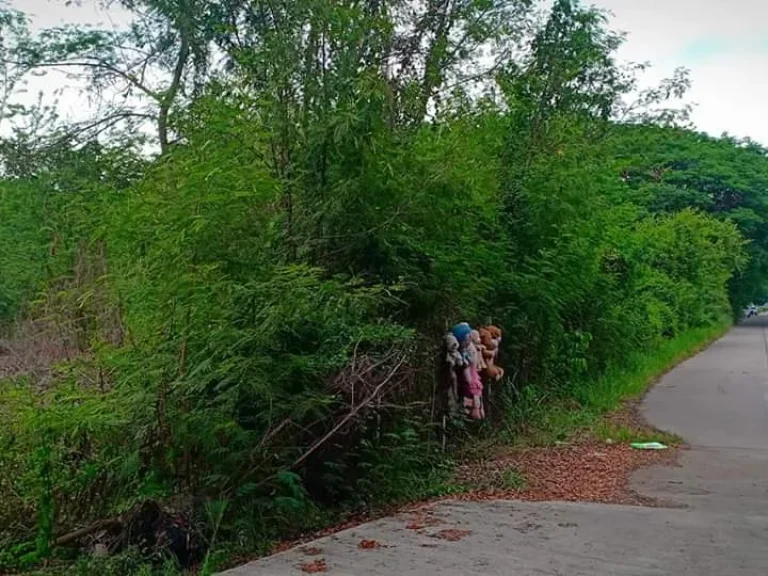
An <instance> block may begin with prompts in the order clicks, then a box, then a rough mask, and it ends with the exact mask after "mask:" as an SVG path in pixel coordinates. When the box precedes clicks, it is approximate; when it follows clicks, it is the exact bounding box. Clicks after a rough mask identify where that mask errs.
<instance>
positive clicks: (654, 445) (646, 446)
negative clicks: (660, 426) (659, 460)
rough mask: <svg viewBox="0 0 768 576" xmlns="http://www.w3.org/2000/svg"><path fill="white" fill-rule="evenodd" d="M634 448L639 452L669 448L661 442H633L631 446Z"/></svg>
mask: <svg viewBox="0 0 768 576" xmlns="http://www.w3.org/2000/svg"><path fill="white" fill-rule="evenodd" d="M630 446H632V448H637V449H638V450H666V449H667V447H666V446H665V445H664V444H662V443H661V442H633V443H632V444H630Z"/></svg>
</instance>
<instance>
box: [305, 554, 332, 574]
mask: <svg viewBox="0 0 768 576" xmlns="http://www.w3.org/2000/svg"><path fill="white" fill-rule="evenodd" d="M299 568H301V571H302V572H306V573H307V574H318V573H320V572H328V565H327V564H326V563H325V560H323V559H322V558H318V559H317V560H313V561H312V562H305V563H304V564H301V565H300V566H299Z"/></svg>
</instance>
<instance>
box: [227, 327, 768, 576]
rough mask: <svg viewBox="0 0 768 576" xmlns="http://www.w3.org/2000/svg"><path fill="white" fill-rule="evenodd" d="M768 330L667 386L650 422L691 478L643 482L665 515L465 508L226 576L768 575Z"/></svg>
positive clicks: (665, 470) (656, 472)
mask: <svg viewBox="0 0 768 576" xmlns="http://www.w3.org/2000/svg"><path fill="white" fill-rule="evenodd" d="M767 366H768V318H765V317H760V318H756V319H753V320H751V321H749V322H746V323H744V324H743V325H741V326H739V327H737V328H735V329H734V330H732V331H731V332H730V333H729V334H728V335H727V336H725V337H724V338H722V339H721V340H719V341H718V342H716V343H715V344H714V345H712V346H711V347H710V348H709V349H708V350H706V351H705V352H703V353H701V354H699V355H698V356H696V357H694V358H692V359H690V360H688V361H687V362H685V363H683V364H681V365H680V366H679V367H677V368H676V369H674V370H673V371H672V372H670V373H669V374H667V375H666V376H665V377H664V378H663V379H662V380H661V381H660V382H659V384H658V385H657V386H656V387H655V388H654V389H653V390H652V391H651V392H650V393H649V394H648V396H647V397H646V400H645V403H644V406H643V412H644V414H645V416H646V417H647V419H648V421H649V422H650V423H651V424H653V425H655V426H657V427H659V428H661V429H663V430H666V431H669V432H674V433H677V434H679V435H680V436H682V437H683V438H684V439H685V440H686V442H687V443H688V444H689V445H690V449H689V450H684V451H683V452H682V454H681V458H680V461H679V464H680V465H679V466H674V467H670V466H654V467H651V468H646V469H643V470H640V471H639V472H637V473H635V475H634V476H633V478H632V487H633V489H635V490H637V491H638V492H640V493H641V494H643V495H645V496H648V497H652V498H654V499H656V501H657V503H658V507H639V506H617V505H606V504H587V503H528V502H511V501H491V502H452V501H447V502H444V503H441V504H438V505H436V506H431V507H429V508H428V509H427V511H425V512H422V513H419V514H416V515H415V516H414V514H403V515H399V516H395V517H391V518H386V519H383V520H379V521H376V522H371V523H369V524H365V525H362V526H359V527H356V528H353V529H350V530H346V531H344V532H340V533H338V534H336V535H334V536H329V537H326V538H322V539H319V540H317V541H315V542H313V543H311V544H308V545H306V546H301V547H298V548H296V549H293V550H290V551H288V552H284V553H282V554H278V555H276V556H273V557H270V558H266V559H263V560H259V561H256V562H253V563H251V564H247V565H245V566H241V567H240V568H237V569H234V570H231V571H228V572H226V573H225V574H226V576H255V575H260V576H273V575H274V576H277V575H280V576H283V575H289V574H304V573H312V572H327V573H329V574H336V575H358V574H372V575H375V574H381V575H385V574H386V575H389V574H398V575H399V576H403V575H406V574H414V575H415V574H419V575H424V574H433V573H440V574H442V575H459V574H486V575H491V574H500V575H501V574H504V575H507V576H508V575H533V574H536V575H552V576H555V575H567V576H576V575H585V576H586V575H589V576H599V575H606V576H608V575H610V576H616V575H623V574H627V575H628V574H631V575H666V574H675V575H676V576H681V575H685V574H690V575H696V576H704V575H710V574H711V575H713V576H714V575H717V576H721V575H723V574H728V575H729V576H740V575H755V576H757V575H761V576H762V575H764V574H766V573H768V548H766V546H765V542H766V540H767V539H768V486H767V485H766V478H768V368H767Z"/></svg>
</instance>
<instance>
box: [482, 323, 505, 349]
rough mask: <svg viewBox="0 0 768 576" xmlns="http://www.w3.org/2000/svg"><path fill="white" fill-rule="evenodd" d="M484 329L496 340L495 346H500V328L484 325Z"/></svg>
mask: <svg viewBox="0 0 768 576" xmlns="http://www.w3.org/2000/svg"><path fill="white" fill-rule="evenodd" d="M485 329H486V330H487V331H488V332H489V333H490V335H491V338H492V339H493V340H495V341H496V348H497V350H498V347H499V346H501V329H500V328H498V327H496V326H493V325H491V326H486V327H485Z"/></svg>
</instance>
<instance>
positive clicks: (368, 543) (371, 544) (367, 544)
mask: <svg viewBox="0 0 768 576" xmlns="http://www.w3.org/2000/svg"><path fill="white" fill-rule="evenodd" d="M357 547H358V548H360V549H361V550H374V549H376V548H380V547H381V544H379V543H378V542H376V540H360V544H358V545H357Z"/></svg>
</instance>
